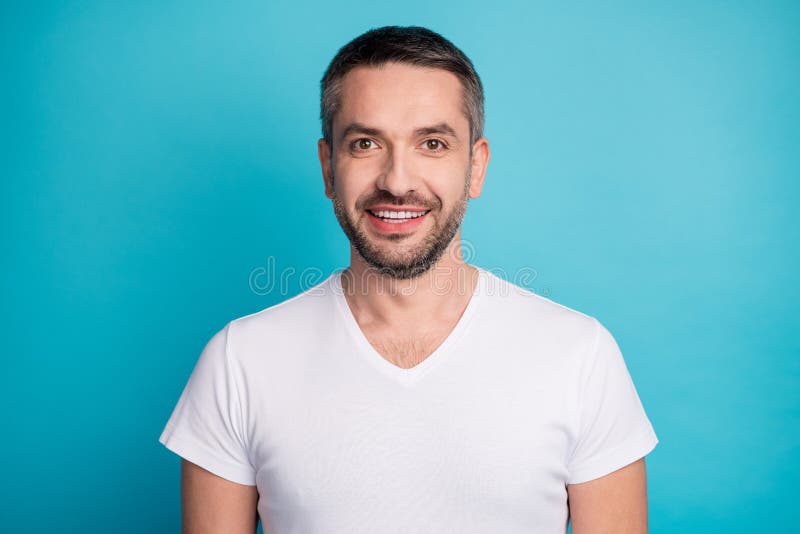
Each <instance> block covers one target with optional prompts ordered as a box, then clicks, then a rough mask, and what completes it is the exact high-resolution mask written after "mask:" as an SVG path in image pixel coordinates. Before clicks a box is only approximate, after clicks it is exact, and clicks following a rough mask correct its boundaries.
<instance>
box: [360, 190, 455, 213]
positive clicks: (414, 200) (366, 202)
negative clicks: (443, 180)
mask: <svg viewBox="0 0 800 534" xmlns="http://www.w3.org/2000/svg"><path fill="white" fill-rule="evenodd" d="M377 204H390V205H392V206H417V207H424V208H427V209H436V208H439V207H440V204H441V203H440V202H439V201H438V200H429V199H426V198H424V197H422V196H420V195H417V194H414V193H410V194H408V195H405V196H402V197H396V196H394V195H393V194H391V193H389V192H388V191H383V190H381V191H379V192H377V193H375V194H373V195H370V196H369V197H367V198H365V199H363V200H361V201H359V202H357V203H356V208H358V209H369V208H370V207H371V206H375V205H377Z"/></svg>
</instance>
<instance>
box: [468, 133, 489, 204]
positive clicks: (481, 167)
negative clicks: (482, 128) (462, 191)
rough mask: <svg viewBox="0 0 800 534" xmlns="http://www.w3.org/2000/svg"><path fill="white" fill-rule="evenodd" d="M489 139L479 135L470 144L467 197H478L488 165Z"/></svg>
mask: <svg viewBox="0 0 800 534" xmlns="http://www.w3.org/2000/svg"><path fill="white" fill-rule="evenodd" d="M489 155H490V154H489V141H488V139H486V138H485V137H481V138H480V139H478V140H477V141H475V143H474V144H473V145H472V161H471V162H470V165H472V178H471V179H470V183H469V198H478V197H479V196H481V190H482V189H483V180H484V178H486V167H487V166H488V165H489Z"/></svg>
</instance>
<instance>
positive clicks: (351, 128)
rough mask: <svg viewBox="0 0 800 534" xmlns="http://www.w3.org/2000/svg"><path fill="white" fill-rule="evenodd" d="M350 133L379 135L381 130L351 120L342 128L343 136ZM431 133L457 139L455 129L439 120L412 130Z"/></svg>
mask: <svg viewBox="0 0 800 534" xmlns="http://www.w3.org/2000/svg"><path fill="white" fill-rule="evenodd" d="M352 134H362V135H374V136H376V137H379V136H381V135H382V134H383V132H382V131H381V130H380V129H378V128H371V127H369V126H366V125H364V124H361V123H359V122H351V123H350V124H348V125H347V126H345V128H344V130H342V137H343V138H344V137H347V136H349V135H352ZM431 134H440V135H449V136H450V137H454V138H456V139H458V135H456V131H455V130H454V129H453V128H452V126H450V125H449V124H447V123H446V122H440V123H439V124H434V125H433V126H424V127H421V128H417V129H416V130H414V137H419V136H421V135H431Z"/></svg>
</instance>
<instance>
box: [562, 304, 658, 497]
mask: <svg viewBox="0 0 800 534" xmlns="http://www.w3.org/2000/svg"><path fill="white" fill-rule="evenodd" d="M594 322H595V327H596V329H595V342H594V350H593V355H592V357H590V358H589V359H588V360H587V361H586V365H585V366H584V367H583V369H582V372H581V373H580V379H579V380H580V383H579V390H578V399H579V402H578V434H577V439H576V442H575V446H574V448H573V449H572V454H571V455H570V459H569V463H568V470H569V476H568V479H567V484H578V483H580V482H587V481H589V480H593V479H595V478H599V477H602V476H604V475H607V474H609V473H611V472H613V471H616V470H617V469H620V468H622V467H625V466H626V465H628V464H630V463H633V462H634V461H636V460H638V459H639V458H642V457H643V456H645V455H647V454H648V453H649V452H650V451H652V450H653V449H654V448H655V446H656V444H657V443H658V438H657V437H656V434H655V431H654V430H653V426H652V425H651V423H650V420H649V419H648V418H647V415H646V413H645V411H644V407H643V406H642V403H641V401H640V399H639V395H638V394H637V392H636V388H635V387H634V385H633V381H632V379H631V376H630V373H629V372H628V369H627V366H626V365H625V361H624V360H623V358H622V353H621V352H620V350H619V347H618V346H617V343H616V341H615V340H614V338H613V337H612V335H611V333H610V332H609V331H608V330H607V329H606V328H605V327H604V326H603V325H602V324H600V322H599V321H597V320H596V319H595V320H594Z"/></svg>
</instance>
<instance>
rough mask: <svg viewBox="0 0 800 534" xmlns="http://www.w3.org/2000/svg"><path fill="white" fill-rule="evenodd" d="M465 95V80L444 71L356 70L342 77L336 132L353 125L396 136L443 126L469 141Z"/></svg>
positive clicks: (402, 66) (393, 66)
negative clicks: (448, 127) (434, 125)
mask: <svg viewBox="0 0 800 534" xmlns="http://www.w3.org/2000/svg"><path fill="white" fill-rule="evenodd" d="M463 97H464V92H463V87H462V85H461V80H459V79H458V77H457V76H456V75H455V74H453V73H452V72H449V71H446V70H443V69H435V68H428V67H418V66H415V65H408V64H402V63H390V64H387V65H382V66H380V67H372V66H370V67H356V68H354V69H353V70H351V71H350V72H348V73H347V74H346V75H345V76H344V77H343V79H342V83H341V93H340V96H339V111H338V113H337V114H336V117H335V118H334V125H333V126H334V131H336V130H337V129H339V128H341V127H342V125H345V124H349V123H352V122H358V123H361V124H365V125H368V126H370V127H375V128H380V129H382V130H387V131H394V132H397V133H400V132H405V131H410V130H413V129H415V128H419V127H424V126H429V125H432V124H440V123H443V122H444V123H448V124H450V125H451V126H452V127H453V129H455V130H456V132H457V133H458V135H459V137H461V136H462V135H464V137H468V135H469V134H468V132H469V121H468V120H467V117H466V116H465V115H464V100H463Z"/></svg>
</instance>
